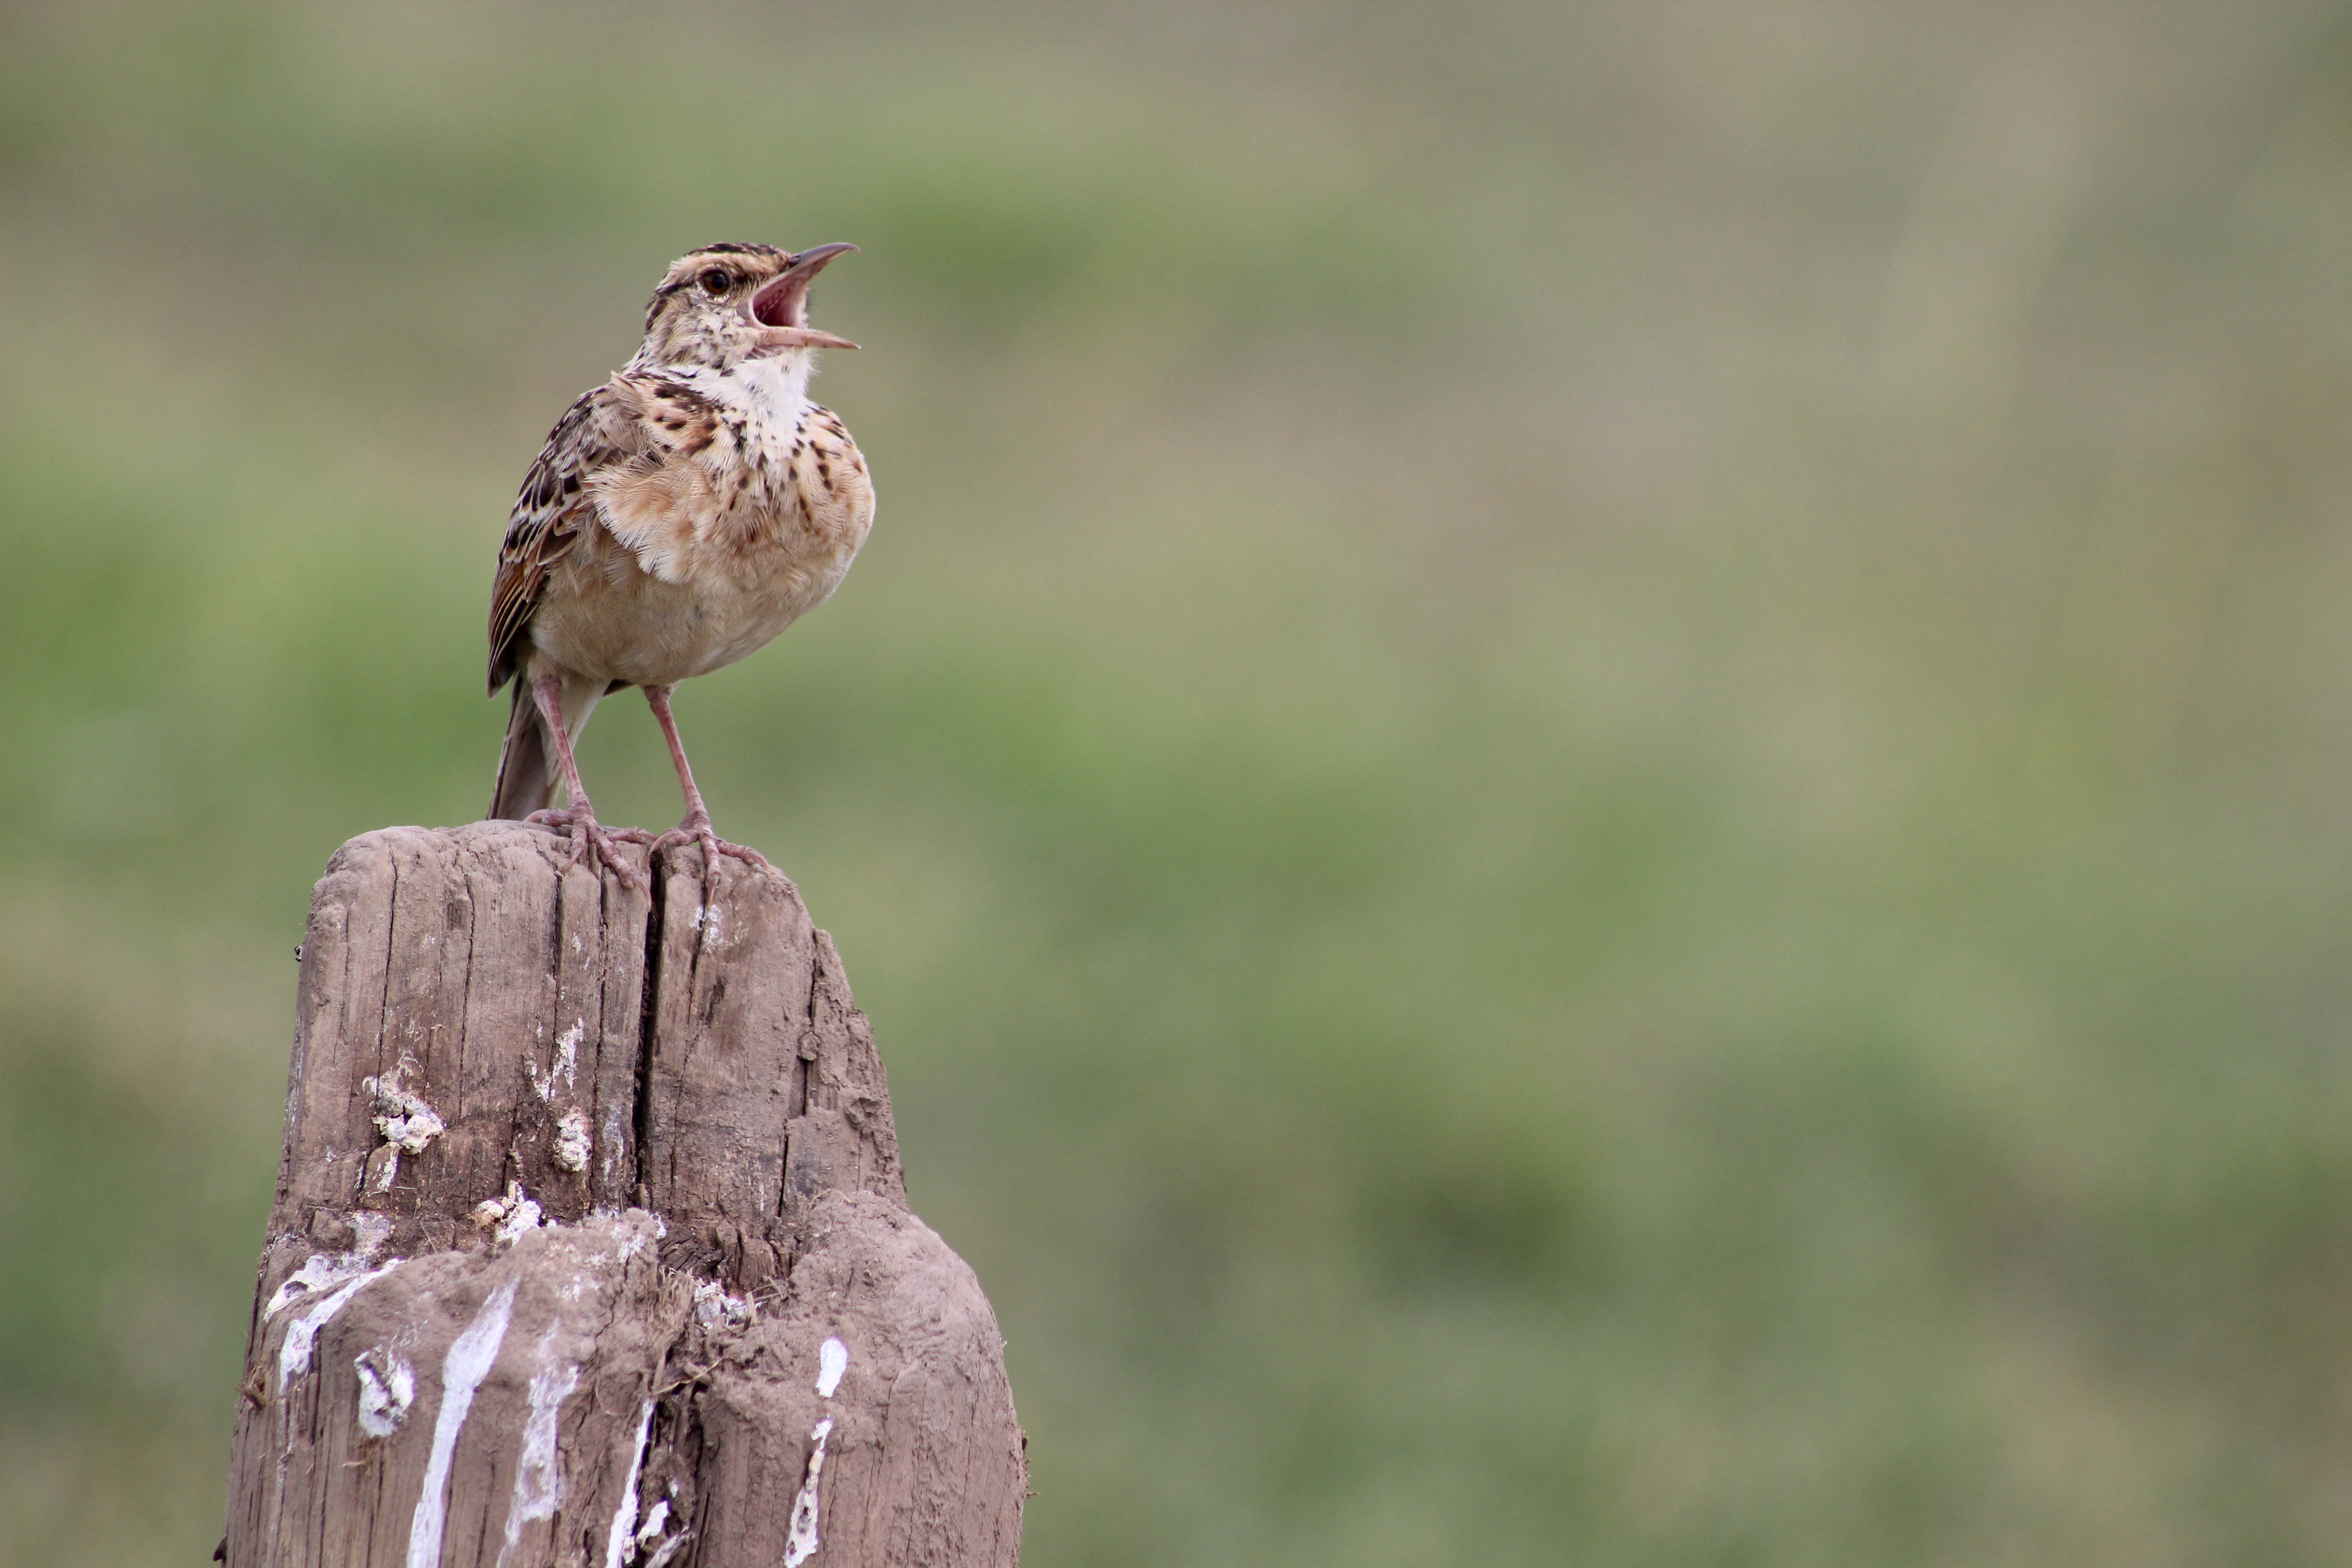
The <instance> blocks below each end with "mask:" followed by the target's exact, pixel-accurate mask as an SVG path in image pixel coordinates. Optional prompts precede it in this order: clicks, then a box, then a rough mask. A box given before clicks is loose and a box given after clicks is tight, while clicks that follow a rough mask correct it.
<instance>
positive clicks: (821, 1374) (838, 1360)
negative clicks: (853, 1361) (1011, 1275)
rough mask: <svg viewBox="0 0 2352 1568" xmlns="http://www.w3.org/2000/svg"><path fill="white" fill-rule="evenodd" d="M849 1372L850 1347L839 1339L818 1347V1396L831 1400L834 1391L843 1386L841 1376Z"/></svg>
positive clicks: (829, 1340)
mask: <svg viewBox="0 0 2352 1568" xmlns="http://www.w3.org/2000/svg"><path fill="white" fill-rule="evenodd" d="M848 1370H849V1347H848V1346H847V1345H845V1344H843V1343H842V1342H840V1341H839V1340H837V1339H828V1340H826V1341H825V1342H824V1343H823V1344H822V1345H819V1346H818V1347H817V1352H816V1396H817V1397H818V1398H819V1399H831V1398H832V1397H833V1391H834V1390H835V1389H836V1388H839V1387H840V1386H841V1374H842V1373H845V1372H847V1371H848Z"/></svg>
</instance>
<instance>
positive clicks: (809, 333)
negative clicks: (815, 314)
mask: <svg viewBox="0 0 2352 1568" xmlns="http://www.w3.org/2000/svg"><path fill="white" fill-rule="evenodd" d="M856 248H857V247H856V246H854V245H820V246H817V247H814V248H813V249H809V250H803V251H802V252H801V253H800V254H799V255H798V256H795V257H793V264H792V265H791V266H790V267H787V268H784V269H783V271H782V272H781V273H779V274H777V275H776V277H774V278H773V279H771V280H770V281H769V282H768V284H767V286H766V287H764V288H762V289H761V290H760V291H759V292H758V293H756V294H754V295H752V296H751V303H750V305H749V306H748V309H749V310H750V311H751V319H752V320H753V321H757V322H759V323H760V325H761V326H762V327H764V328H766V329H767V331H765V332H764V333H762V334H761V335H762V336H763V337H764V338H765V339H766V340H767V344H768V346H769V347H772V348H780V349H781V348H798V347H803V346H805V347H811V348H829V349H854V348H856V346H857V345H856V343H853V342H850V341H849V340H848V339H847V338H836V337H835V336H834V335H833V334H832V333H831V332H821V331H817V330H816V329H815V328H814V327H812V326H810V325H809V324H808V291H809V285H810V284H811V283H813V282H814V281H815V280H816V275H817V274H818V273H820V272H822V271H824V268H825V263H827V262H829V261H831V260H832V259H833V258H835V257H836V256H845V255H847V254H848V253H849V252H850V251H853V250H855V249H856Z"/></svg>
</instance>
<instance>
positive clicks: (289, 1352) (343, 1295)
mask: <svg viewBox="0 0 2352 1568" xmlns="http://www.w3.org/2000/svg"><path fill="white" fill-rule="evenodd" d="M305 1267H308V1266H307V1265H306V1266H305ZM398 1267H400V1265H399V1261H398V1260H397V1259H394V1261H393V1262H390V1263H387V1264H385V1265H384V1266H383V1268H371V1269H369V1270H368V1271H367V1272H366V1273H364V1274H362V1275H361V1276H360V1277H359V1278H358V1279H354V1280H352V1281H351V1282H350V1283H349V1284H347V1285H344V1286H343V1287H341V1289H338V1290H336V1291H335V1292H334V1293H333V1294H332V1295H331V1296H329V1297H328V1298H327V1299H326V1300H323V1301H321V1302H320V1303H319V1304H318V1305H317V1306H315V1307H313V1308H311V1309H310V1310H309V1311H307V1312H305V1313H303V1314H302V1315H301V1316H300V1317H299V1318H297V1319H295V1320H294V1324H293V1326H292V1327H291V1328H289V1329H288V1330H287V1331H286V1341H285V1342H284V1343H283V1344H281V1345H279V1346H278V1393H280V1394H283V1393H285V1392H286V1385H287V1384H289V1382H291V1381H292V1380H293V1379H294V1378H295V1377H297V1376H299V1374H301V1373H306V1372H308V1371H310V1345H311V1343H312V1342H313V1341H315V1340H317V1339H318V1337H319V1331H320V1329H323V1328H325V1327H326V1326H327V1321H328V1320H329V1319H331V1318H332V1317H333V1316H334V1315H335V1314H336V1313H337V1312H340V1311H341V1310H343V1303H344V1302H346V1301H348V1300H351V1299H352V1297H353V1296H355V1295H357V1294H358V1293H359V1289H360V1287H361V1286H362V1285H364V1284H366V1283H367V1282H368V1281H369V1280H371V1279H376V1278H378V1277H380V1276H382V1275H385V1274H389V1273H391V1272H392V1271H393V1270H394V1268H398Z"/></svg>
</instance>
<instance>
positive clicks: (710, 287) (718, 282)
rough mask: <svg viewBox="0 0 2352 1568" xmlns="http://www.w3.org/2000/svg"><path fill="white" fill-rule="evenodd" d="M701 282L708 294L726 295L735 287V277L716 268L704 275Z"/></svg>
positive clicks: (703, 289)
mask: <svg viewBox="0 0 2352 1568" xmlns="http://www.w3.org/2000/svg"><path fill="white" fill-rule="evenodd" d="M701 281H702V291H703V292H704V293H706V294H724V293H726V292H727V290H728V289H732V288H733V287H735V279H734V277H733V275H732V274H730V273H726V272H721V271H720V270H719V268H716V267H714V268H711V269H710V270H709V271H708V272H706V273H704V274H703V275H702V279H701Z"/></svg>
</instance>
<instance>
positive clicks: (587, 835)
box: [523, 805, 655, 893]
mask: <svg viewBox="0 0 2352 1568" xmlns="http://www.w3.org/2000/svg"><path fill="white" fill-rule="evenodd" d="M523 820H524V821H525V822H531V823H536V824H538V825H539V826H541V827H552V828H556V829H558V830H560V831H562V832H563V833H565V834H567V835H568V836H569V837H571V839H572V853H571V854H569V855H567V856H565V857H564V859H563V869H564V870H566V871H569V870H570V869H572V867H574V866H577V865H579V864H580V862H581V861H582V860H583V859H584V858H587V856H588V855H589V853H590V852H591V851H592V850H593V852H594V854H595V857H596V859H597V862H598V864H600V865H602V866H604V868H606V869H608V870H610V871H611V872H612V873H613V875H614V876H615V877H618V878H619V879H621V881H622V882H623V883H624V884H625V886H627V887H628V888H630V889H633V890H635V891H636V892H640V893H645V892H650V891H651V890H652V889H651V888H650V887H649V885H648V884H647V883H646V877H645V873H644V872H642V871H640V870H638V869H637V868H635V866H632V865H631V864H629V862H628V859H627V858H626V857H625V856H623V855H622V853H621V851H620V849H619V848H618V846H619V845H622V844H652V843H654V842H655V839H654V836H653V835H652V834H650V833H647V832H646V830H645V829H644V828H642V827H607V826H604V824H603V823H601V822H599V821H597V820H596V814H595V813H594V812H593V811H591V810H589V809H588V808H587V807H586V806H584V805H569V806H564V807H562V808H560V809H558V808H554V807H551V808H549V809H547V810H544V811H534V812H532V813H531V814H530V816H526V817H524V818H523Z"/></svg>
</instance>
